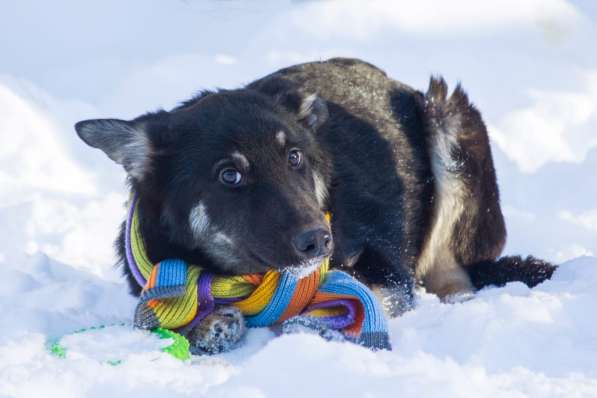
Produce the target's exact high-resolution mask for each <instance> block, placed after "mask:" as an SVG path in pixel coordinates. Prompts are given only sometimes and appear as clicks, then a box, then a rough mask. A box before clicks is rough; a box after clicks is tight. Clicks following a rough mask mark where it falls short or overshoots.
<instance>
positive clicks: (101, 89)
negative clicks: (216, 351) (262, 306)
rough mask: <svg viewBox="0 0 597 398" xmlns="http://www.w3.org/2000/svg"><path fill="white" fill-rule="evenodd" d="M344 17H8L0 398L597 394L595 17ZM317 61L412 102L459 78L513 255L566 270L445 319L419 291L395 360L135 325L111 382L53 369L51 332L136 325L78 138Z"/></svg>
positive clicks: (75, 10) (86, 362) (64, 5)
mask: <svg viewBox="0 0 597 398" xmlns="http://www.w3.org/2000/svg"><path fill="white" fill-rule="evenodd" d="M340 3H341V5H340ZM340 3H339V2H333V1H301V0H294V1H279V0H263V1H260V2H247V1H241V0H228V1H201V0H185V1H175V0H151V1H148V0H131V1H127V2H122V1H118V0H103V1H97V2H72V1H69V0H56V1H52V2H39V1H35V0H21V1H19V2H1V4H0V54H1V55H0V59H1V62H0V143H1V144H0V226H1V227H2V229H1V230H2V232H1V233H0V268H1V270H2V278H1V280H2V282H1V283H0V309H1V311H0V398H4V397H5V396H8V397H13V396H18V397H35V396H48V397H52V396H57V397H58V396H59V397H61V398H62V397H70V396H73V397H80V396H92V397H93V396H98V397H99V396H101V397H104V396H115V397H117V396H125V395H126V396H130V395H131V393H140V394H141V395H142V396H147V397H150V396H164V395H166V394H168V396H177V395H180V396H189V395H190V396H201V395H202V394H203V395H207V394H208V395H209V396H213V397H219V396H222V397H227V396H248V397H253V396H255V397H261V396H269V397H278V396H281V395H284V396H295V395H296V396H298V395H301V396H313V397H315V396H330V394H331V396H336V395H338V394H340V393H342V394H343V395H344V396H359V397H363V396H370V397H378V396H381V397H383V396H392V397H409V396H415V395H416V396H424V397H427V396H513V397H522V396H529V397H536V396H566V397H574V396H597V371H596V369H597V319H596V318H595V316H594V315H593V314H594V312H595V307H596V306H597V289H596V288H595V286H597V259H596V258H595V257H590V256H594V255H597V205H596V203H597V201H596V198H597V172H595V170H597V133H596V131H597V52H595V51H590V49H592V48H594V42H595V37H597V24H596V23H595V21H596V17H597V5H596V3H595V2H592V1H590V0H570V1H566V0H526V1H525V2H520V1H519V0H496V1H492V2H479V1H476V0H454V1H451V2H437V1H432V0H419V1H416V2H412V1H409V0H369V1H368V2H367V6H366V7H364V6H363V2H360V3H359V2H358V1H356V0H344V1H342V2H340ZM330 56H358V57H361V58H363V59H366V60H368V61H370V62H373V63H375V64H377V65H379V66H381V67H382V68H384V69H386V70H387V72H388V73H389V74H391V75H392V76H395V77H396V78H398V79H400V80H402V81H404V82H406V83H408V84H411V85H412V86H414V87H417V88H420V89H424V88H425V87H426V85H427V80H428V77H429V75H430V74H432V73H442V74H443V75H444V76H445V77H446V79H447V80H448V82H449V83H450V84H451V85H452V86H453V85H454V84H455V82H456V81H458V80H460V81H462V83H463V85H464V87H465V88H466V89H467V91H468V92H469V94H470V96H471V98H472V99H473V101H474V102H475V103H476V104H477V105H478V107H479V108H480V109H481V111H482V112H483V115H484V117H485V119H486V121H487V124H488V126H489V128H490V135H491V138H492V143H493V153H494V158H495V162H496V167H497V171H498V178H499V182H500V186H501V192H502V203H503V208H504V212H505V215H506V218H507V223H508V227H509V236H510V237H509V241H508V246H507V248H506V252H507V253H509V254H529V253H530V254H535V255H538V256H540V257H543V258H546V259H548V260H551V261H554V262H558V263H560V262H565V261H568V260H570V261H569V262H566V263H565V264H564V265H562V267H561V268H560V269H559V270H558V272H557V273H556V275H555V277H554V279H553V280H552V281H549V282H546V283H544V284H543V285H541V286H539V287H537V288H535V289H533V290H529V289H526V288H525V287H524V286H522V285H519V284H511V285H509V286H506V287H505V288H501V289H488V290H486V291H483V292H481V293H480V294H479V295H478V296H477V297H476V298H475V299H474V300H472V301H469V302H466V303H462V304H454V305H444V304H440V303H438V302H437V300H436V299H435V298H434V297H432V296H428V295H424V294H423V293H421V295H420V297H419V299H420V300H419V305H418V306H417V308H416V310H414V311H413V312H411V313H409V314H407V315H405V316H404V317H402V318H400V319H396V320H393V321H391V332H392V342H393V345H394V347H395V350H394V351H393V352H391V353H386V352H382V353H371V352H369V351H367V350H365V349H362V348H359V347H355V346H351V345H343V344H337V343H335V344H334V343H324V342H322V341H320V340H318V339H317V338H315V337H311V336H285V337H282V338H277V339H273V338H272V335H271V334H270V333H269V332H268V331H265V330H256V331H252V332H251V333H250V335H249V338H248V341H247V342H246V344H245V346H244V347H243V348H241V349H240V350H238V351H236V352H234V353H231V354H227V355H223V356H219V357H215V358H207V359H195V360H193V361H192V363H190V364H182V363H179V362H177V361H175V360H174V359H172V358H170V357H167V356H165V355H161V354H159V353H157V351H150V350H149V351H148V350H147V349H146V346H145V345H143V344H144V343H143V341H144V340H143V339H142V336H139V335H138V334H135V333H136V332H130V333H124V334H122V333H120V334H118V335H114V336H107V340H108V343H107V345H108V346H107V347H106V349H108V348H110V347H112V349H116V347H117V346H120V345H122V344H120V345H118V344H117V343H122V342H123V341H136V338H137V337H139V342H138V343H137V344H131V347H130V352H129V353H128V354H126V359H127V360H126V361H125V362H124V363H123V364H122V365H120V366H117V367H113V366H110V365H106V364H104V363H101V362H100V361H97V360H96V359H97V358H95V357H92V358H90V357H86V356H85V354H84V353H81V354H80V355H78V356H75V358H71V359H66V360H61V359H58V358H55V357H52V356H50V355H48V354H47V351H46V349H45V344H46V342H47V341H48V340H49V339H51V338H53V337H56V336H60V335H61V334H63V333H66V332H68V331H71V330H74V329H78V328H80V327H85V326H90V325H96V324H106V323H115V322H121V321H127V320H129V319H130V317H131V311H132V308H133V306H134V301H133V300H132V299H131V298H130V297H128V296H127V295H126V292H125V288H124V286H123V284H122V281H121V280H120V277H119V275H118V273H117V272H115V271H114V270H113V268H112V264H113V262H114V255H113V251H112V241H113V239H114V236H115V234H116V231H117V226H118V223H119V222H120V220H121V219H122V217H123V216H124V208H123V206H122V204H123V202H124V200H125V198H126V195H127V194H126V191H125V188H124V184H123V180H124V175H123V172H122V171H121V170H120V169H119V168H118V167H117V166H115V165H113V164H112V163H111V162H109V161H108V160H107V159H106V158H105V157H104V156H103V155H102V154H100V153H99V152H97V151H92V150H90V149H89V148H87V147H85V146H84V145H83V144H82V143H81V142H80V141H78V139H77V138H76V136H75V134H74V131H73V129H72V125H73V123H74V122H76V121H77V120H80V119H83V118H91V117H119V118H129V117H134V116H136V115H137V114H139V113H141V112H144V111H147V110H152V109H155V108H157V107H160V106H162V107H166V108H169V107H171V106H173V105H174V104H176V102H177V101H180V100H182V99H184V98H187V97H189V96H190V95H191V94H193V93H194V92H195V91H197V90H198V89H201V88H211V87H236V86H238V85H240V84H242V83H245V82H249V81H251V80H252V79H254V78H257V77H260V76H262V75H264V74H266V73H269V72H271V71H273V70H275V69H277V68H279V67H282V66H286V65H289V64H292V63H295V62H301V61H307V60H313V59H323V58H327V57H330ZM581 256H587V257H581ZM110 339H112V340H113V341H112V342H110ZM75 352H76V350H75Z"/></svg>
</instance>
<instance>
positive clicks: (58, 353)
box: [48, 323, 191, 366]
mask: <svg viewBox="0 0 597 398" xmlns="http://www.w3.org/2000/svg"><path fill="white" fill-rule="evenodd" d="M120 326H130V325H127V324H124V323H123V324H115V325H100V326H92V327H88V328H82V329H78V330H75V331H74V332H72V333H69V334H66V335H64V336H62V337H60V338H57V339H53V340H51V341H50V342H49V343H48V351H49V352H50V354H52V355H53V356H55V357H57V358H62V359H65V358H67V356H68V351H69V348H68V347H67V345H65V344H64V343H63V338H64V337H67V336H73V335H79V334H83V333H90V332H95V331H99V330H105V329H107V328H111V327H120ZM131 330H132V329H131ZM135 330H139V329H135ZM148 333H150V334H152V335H155V336H157V337H158V338H159V339H160V340H166V339H170V340H172V343H171V344H169V345H167V346H165V347H161V348H160V351H161V352H165V353H167V354H169V355H171V356H172V357H173V358H176V359H178V360H180V361H186V360H188V359H190V358H191V353H190V350H189V348H190V344H189V342H188V340H187V339H186V338H185V337H184V336H183V335H181V334H179V333H176V332H174V331H172V330H168V329H164V328H156V329H153V330H151V331H149V332H148ZM105 362H106V363H107V364H109V365H112V366H117V365H120V364H121V363H122V362H123V360H122V359H109V360H106V361H105Z"/></svg>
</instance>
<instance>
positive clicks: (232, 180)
mask: <svg viewBox="0 0 597 398" xmlns="http://www.w3.org/2000/svg"><path fill="white" fill-rule="evenodd" d="M242 179H243V175H242V174H241V173H240V172H239V171H238V170H236V169H233V168H231V167H228V168H226V169H223V170H222V171H220V182H221V183H222V184H224V185H238V184H240V182H241V181H242Z"/></svg>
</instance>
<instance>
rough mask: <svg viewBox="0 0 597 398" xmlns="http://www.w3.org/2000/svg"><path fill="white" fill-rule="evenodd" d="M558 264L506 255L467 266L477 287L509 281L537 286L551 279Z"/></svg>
mask: <svg viewBox="0 0 597 398" xmlns="http://www.w3.org/2000/svg"><path fill="white" fill-rule="evenodd" d="M556 269H557V266H555V265H553V264H550V263H548V262H546V261H543V260H539V259H537V258H535V257H533V256H528V257H527V258H522V257H520V256H506V257H501V258H499V259H497V260H496V261H482V262H478V263H475V264H471V265H469V266H467V267H466V270H467V271H468V274H469V276H470V278H471V282H472V283H473V285H474V286H475V288H476V289H481V288H483V287H485V286H504V285H505V284H506V283H508V282H522V283H524V284H526V285H527V286H528V287H535V286H537V285H538V284H540V283H541V282H543V281H545V280H547V279H550V278H551V276H552V275H553V273H554V271H555V270H556Z"/></svg>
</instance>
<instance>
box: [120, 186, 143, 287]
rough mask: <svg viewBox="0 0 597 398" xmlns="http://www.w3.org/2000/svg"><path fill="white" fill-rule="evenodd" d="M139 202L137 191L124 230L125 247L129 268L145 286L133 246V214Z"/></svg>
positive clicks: (138, 281) (140, 283)
mask: <svg viewBox="0 0 597 398" xmlns="http://www.w3.org/2000/svg"><path fill="white" fill-rule="evenodd" d="M136 204H137V193H134V194H133V197H132V199H131V207H130V209H129V214H128V215H127V217H126V226H125V231H124V247H125V252H126V262H127V264H128V266H129V270H130V271H131V273H132V274H133V276H134V277H135V280H136V281H137V283H138V284H139V286H141V287H143V286H145V284H146V283H147V281H146V280H145V278H144V277H143V275H141V271H140V270H139V266H138V265H137V262H136V261H135V257H134V256H133V249H132V247H131V234H132V228H133V214H134V213H135V206H136Z"/></svg>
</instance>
